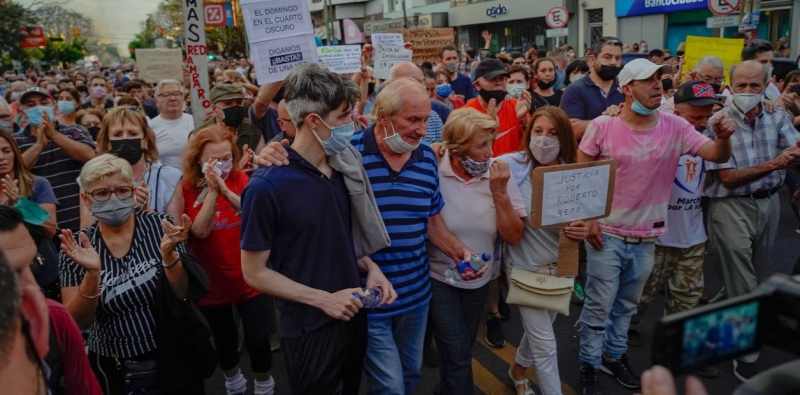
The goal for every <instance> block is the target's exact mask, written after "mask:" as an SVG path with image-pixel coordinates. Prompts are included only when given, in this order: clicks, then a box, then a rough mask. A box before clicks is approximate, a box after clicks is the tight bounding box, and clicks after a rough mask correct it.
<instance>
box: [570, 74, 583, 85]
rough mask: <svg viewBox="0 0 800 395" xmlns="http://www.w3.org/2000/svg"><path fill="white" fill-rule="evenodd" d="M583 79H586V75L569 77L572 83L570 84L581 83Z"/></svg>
mask: <svg viewBox="0 0 800 395" xmlns="http://www.w3.org/2000/svg"><path fill="white" fill-rule="evenodd" d="M583 77H586V74H575V75H571V76H570V77H569V82H570V83H572V82H577V81H579V80H580V79H581V78H583Z"/></svg>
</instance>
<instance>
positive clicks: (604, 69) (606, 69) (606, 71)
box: [597, 65, 622, 81]
mask: <svg viewBox="0 0 800 395" xmlns="http://www.w3.org/2000/svg"><path fill="white" fill-rule="evenodd" d="M620 71H622V67H617V66H606V65H602V66H600V71H598V72H597V76H598V77H600V79H601V80H603V81H611V80H613V79H614V78H617V76H618V75H619V72H620Z"/></svg>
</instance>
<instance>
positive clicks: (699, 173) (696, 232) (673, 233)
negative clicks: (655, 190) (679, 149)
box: [656, 155, 708, 248]
mask: <svg viewBox="0 0 800 395" xmlns="http://www.w3.org/2000/svg"><path fill="white" fill-rule="evenodd" d="M705 173H706V172H705V163H704V162H703V159H702V158H700V157H697V156H693V155H683V156H681V158H680V160H679V161H678V171H677V172H676V173H675V182H674V183H673V184H672V192H670V195H669V205H668V206H667V234H665V235H663V236H661V237H659V238H658V241H657V242H656V244H658V245H661V246H666V247H675V248H689V247H692V246H695V245H698V244H700V243H704V242H705V241H706V240H707V239H708V237H707V236H706V231H705V229H704V228H703V208H702V207H701V206H700V197H701V196H702V195H703V181H704V180H705Z"/></svg>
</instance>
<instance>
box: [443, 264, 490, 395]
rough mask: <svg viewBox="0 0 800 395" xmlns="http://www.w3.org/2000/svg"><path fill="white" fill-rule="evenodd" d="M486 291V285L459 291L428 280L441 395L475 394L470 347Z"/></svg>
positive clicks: (482, 311) (476, 330) (476, 333)
mask: <svg viewBox="0 0 800 395" xmlns="http://www.w3.org/2000/svg"><path fill="white" fill-rule="evenodd" d="M498 266H499V265H498ZM488 289H489V284H488V283H486V284H485V285H483V286H482V287H480V288H476V289H462V288H456V287H453V286H451V285H448V284H445V283H442V282H441V281H437V280H431V291H432V292H433V298H432V299H431V307H430V310H431V314H430V318H431V324H433V335H434V336H436V347H437V348H438V349H439V375H440V378H441V380H442V387H441V394H442V395H448V394H458V395H461V394H463V395H469V394H472V393H474V392H475V384H474V379H473V377H472V346H473V345H474V344H475V339H476V337H477V336H478V327H479V326H480V323H481V318H482V317H483V314H484V311H485V310H486V307H485V306H486V295H487V291H488Z"/></svg>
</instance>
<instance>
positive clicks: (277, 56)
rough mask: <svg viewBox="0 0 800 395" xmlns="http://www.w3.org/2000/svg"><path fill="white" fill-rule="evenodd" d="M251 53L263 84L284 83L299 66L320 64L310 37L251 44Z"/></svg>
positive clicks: (257, 73) (260, 81)
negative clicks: (290, 72) (295, 67)
mask: <svg viewBox="0 0 800 395" xmlns="http://www.w3.org/2000/svg"><path fill="white" fill-rule="evenodd" d="M250 51H251V53H252V56H253V63H255V66H256V77H257V78H258V82H259V83H261V84H265V83H269V82H275V81H283V80H284V79H285V78H286V76H287V75H288V74H289V71H291V70H292V69H293V68H294V66H297V65H298V64H302V63H308V62H311V63H317V62H318V57H317V49H316V43H315V42H314V36H310V35H305V36H297V37H288V38H283V39H280V40H269V41H264V42H260V43H254V44H250ZM359 70H360V63H359Z"/></svg>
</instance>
